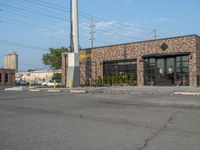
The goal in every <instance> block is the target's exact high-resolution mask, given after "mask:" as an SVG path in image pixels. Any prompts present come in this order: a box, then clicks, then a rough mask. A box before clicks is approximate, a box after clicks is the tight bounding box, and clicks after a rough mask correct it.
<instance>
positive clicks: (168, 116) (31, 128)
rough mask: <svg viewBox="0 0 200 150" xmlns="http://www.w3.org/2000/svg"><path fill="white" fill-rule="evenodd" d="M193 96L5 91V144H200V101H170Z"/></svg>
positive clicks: (186, 149)
mask: <svg viewBox="0 0 200 150" xmlns="http://www.w3.org/2000/svg"><path fill="white" fill-rule="evenodd" d="M190 100H192V101H193V102H194V101H196V102H199V101H200V98H199V97H182V96H161V95H160V96H153V95H151V96H150V95H146V96H144V95H123V94H69V93H38V92H37V93H32V92H4V91H0V150H199V149H200V107H199V106H198V105H197V106H196V103H192V104H191V105H190V104H189V103H187V105H179V104H177V103H174V105H173V104H172V103H167V102H168V101H171V102H172V101H178V102H181V101H183V102H186V101H190ZM155 101H156V102H158V103H155ZM151 102H154V103H151Z"/></svg>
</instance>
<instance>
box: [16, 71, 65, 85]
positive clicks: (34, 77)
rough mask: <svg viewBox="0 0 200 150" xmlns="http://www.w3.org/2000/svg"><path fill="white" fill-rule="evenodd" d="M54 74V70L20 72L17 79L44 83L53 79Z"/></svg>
mask: <svg viewBox="0 0 200 150" xmlns="http://www.w3.org/2000/svg"><path fill="white" fill-rule="evenodd" d="M55 73H61V70H56V71H55ZM53 74H54V71H53V70H40V71H30V72H18V73H16V78H17V79H22V80H26V81H28V82H37V83H39V82H43V81H44V80H47V79H52V76H53Z"/></svg>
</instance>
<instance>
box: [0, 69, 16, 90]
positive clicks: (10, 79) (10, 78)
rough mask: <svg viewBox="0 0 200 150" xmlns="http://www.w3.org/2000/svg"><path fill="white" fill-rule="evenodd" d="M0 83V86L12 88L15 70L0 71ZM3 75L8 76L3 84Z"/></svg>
mask: <svg viewBox="0 0 200 150" xmlns="http://www.w3.org/2000/svg"><path fill="white" fill-rule="evenodd" d="M0 74H1V82H0V86H14V85H15V70H14V69H0ZM5 74H7V75H8V81H7V82H5Z"/></svg>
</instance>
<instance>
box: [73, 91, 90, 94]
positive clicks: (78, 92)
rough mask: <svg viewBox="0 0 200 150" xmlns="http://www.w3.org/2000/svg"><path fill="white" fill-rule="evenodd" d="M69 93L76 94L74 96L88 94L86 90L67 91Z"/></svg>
mask: <svg viewBox="0 0 200 150" xmlns="http://www.w3.org/2000/svg"><path fill="white" fill-rule="evenodd" d="M69 91H70V93H76V94H84V93H88V91H86V90H69Z"/></svg>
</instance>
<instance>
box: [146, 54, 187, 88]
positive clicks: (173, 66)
mask: <svg viewBox="0 0 200 150" xmlns="http://www.w3.org/2000/svg"><path fill="white" fill-rule="evenodd" d="M144 62H145V64H144V81H145V85H149V84H152V83H153V84H155V85H184V86H187V85H189V56H188V55H187V56H176V57H165V58H145V59H144Z"/></svg>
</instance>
